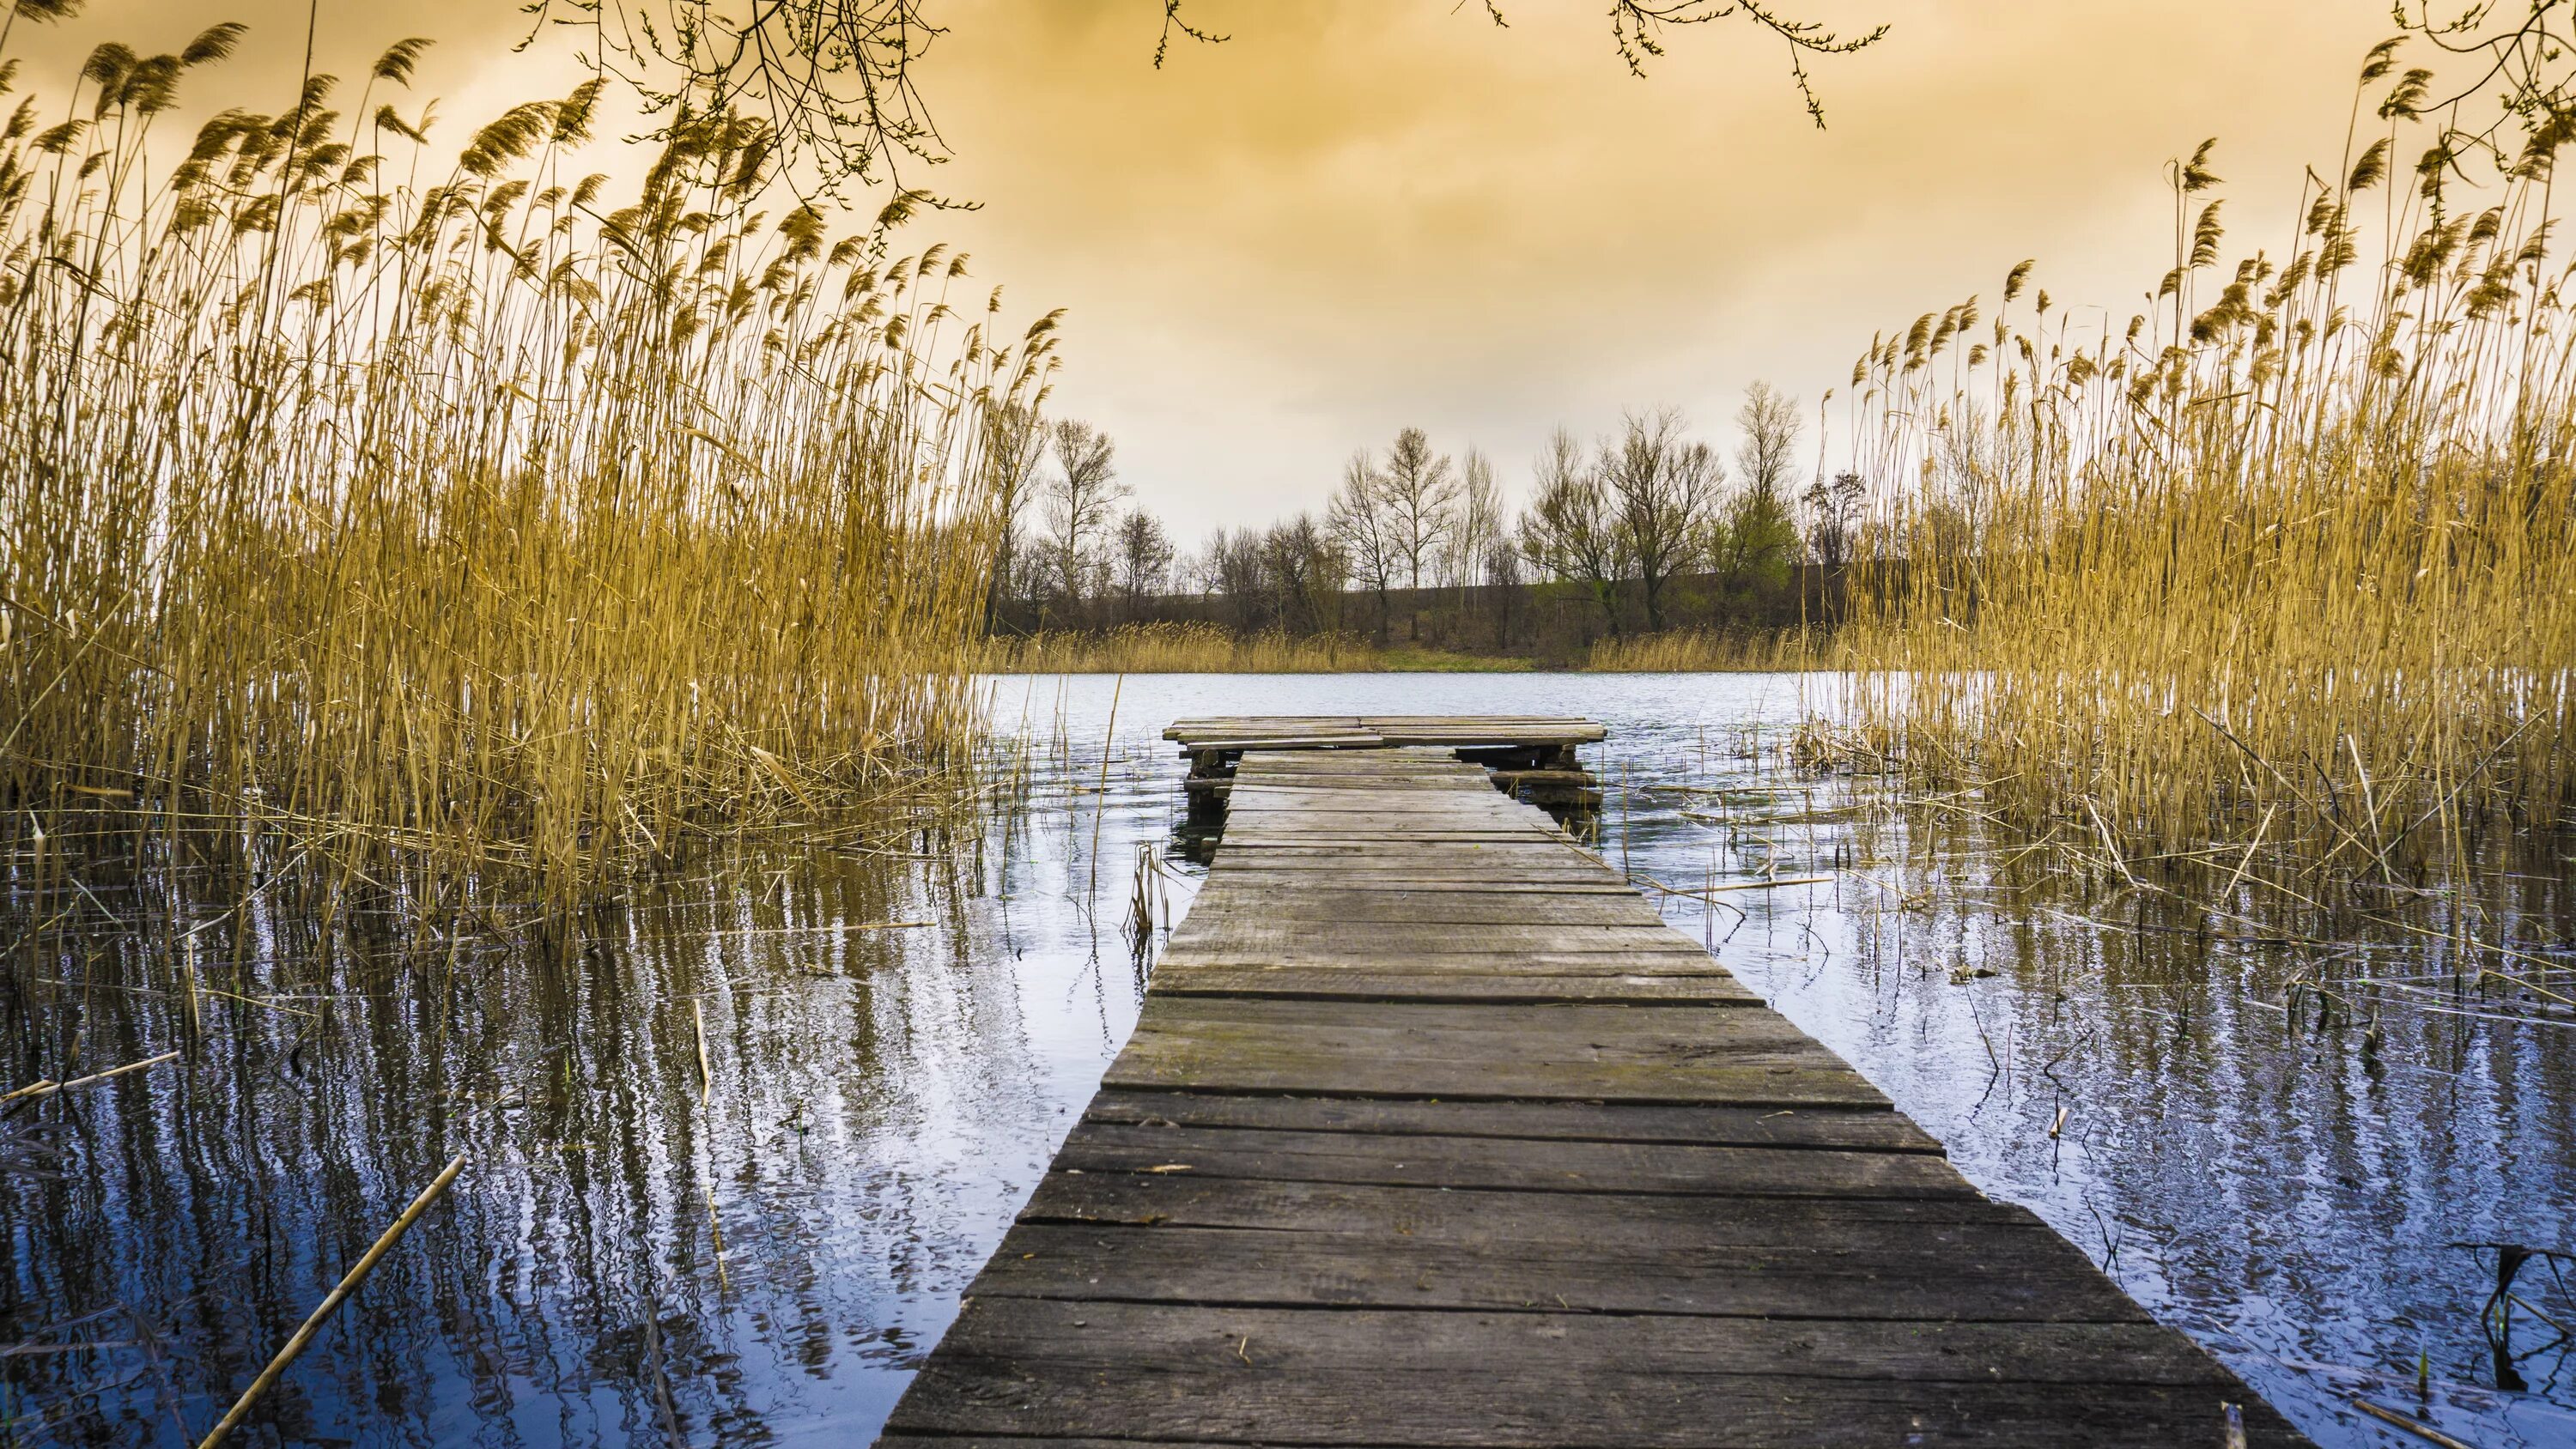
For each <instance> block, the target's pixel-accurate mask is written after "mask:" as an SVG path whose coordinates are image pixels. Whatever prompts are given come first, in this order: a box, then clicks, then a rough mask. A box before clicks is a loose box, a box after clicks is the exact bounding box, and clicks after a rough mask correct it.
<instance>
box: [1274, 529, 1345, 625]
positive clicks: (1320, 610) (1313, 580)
mask: <svg viewBox="0 0 2576 1449" xmlns="http://www.w3.org/2000/svg"><path fill="white" fill-rule="evenodd" d="M1261 559H1262V565H1263V571H1264V572H1265V574H1266V575H1267V576H1268V585H1269V588H1270V589H1271V591H1272V593H1273V595H1274V596H1275V598H1276V610H1277V614H1278V618H1279V627H1280V628H1282V629H1287V630H1292V631H1295V632H1297V633H1303V634H1319V633H1329V632H1331V631H1333V630H1335V629H1338V628H1339V627H1340V626H1341V596H1342V585H1343V584H1344V583H1345V582H1346V579H1345V576H1344V573H1343V564H1344V559H1345V555H1344V554H1343V552H1342V551H1341V549H1340V548H1338V547H1337V546H1335V544H1334V541H1333V537H1332V533H1331V530H1330V529H1328V528H1325V527H1321V526H1318V525H1317V524H1316V522H1315V515H1313V514H1311V513H1300V514H1298V515H1297V516H1296V517H1294V518H1291V519H1289V520H1288V521H1287V522H1285V523H1280V524H1275V525H1273V526H1272V527H1271V529H1270V531H1269V532H1268V533H1266V534H1264V535H1263V536H1262V540H1261Z"/></svg>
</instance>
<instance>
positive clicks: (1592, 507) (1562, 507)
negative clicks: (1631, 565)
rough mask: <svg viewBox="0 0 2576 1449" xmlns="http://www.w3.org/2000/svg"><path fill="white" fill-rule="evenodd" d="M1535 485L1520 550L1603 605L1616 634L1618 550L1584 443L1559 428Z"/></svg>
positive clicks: (1615, 529)
mask: <svg viewBox="0 0 2576 1449" xmlns="http://www.w3.org/2000/svg"><path fill="white" fill-rule="evenodd" d="M1536 471H1537V479H1536V486H1535V487H1534V488H1533V489H1532V490H1531V494H1530V504H1529V508H1528V510H1527V511H1525V512H1523V513H1522V514H1521V552H1522V554H1524V555H1525V556H1527V557H1528V559H1529V561H1530V562H1531V563H1532V564H1534V565H1536V566H1537V567H1538V568H1540V569H1541V570H1543V571H1545V572H1546V573H1548V574H1549V575H1551V576H1553V577H1555V578H1560V579H1566V580H1570V581H1572V582H1575V583H1579V584H1581V585H1583V587H1584V588H1585V589H1586V590H1587V591H1589V592H1590V593H1591V595H1592V601H1593V602H1594V603H1596V604H1598V605H1600V606H1601V617H1602V619H1603V621H1604V622H1605V623H1606V624H1607V625H1608V626H1609V629H1610V637H1612V638H1614V639H1615V638H1617V637H1619V579H1620V577H1621V575H1622V573H1623V572H1624V571H1625V569H1626V565H1627V561H1626V559H1625V558H1624V557H1623V555H1622V551H1621V541H1620V530H1619V520H1618V515H1617V512H1616V510H1615V509H1614V508H1613V507H1612V504H1611V498H1610V490H1609V489H1607V488H1605V487H1603V486H1602V484H1601V479H1600V477H1599V475H1597V474H1595V473H1594V472H1593V471H1592V470H1591V469H1589V468H1586V467H1585V466H1584V464H1583V445H1582V444H1580V443H1578V442H1576V441H1575V440H1574V435H1573V434H1572V433H1569V432H1567V431H1566V430H1565V429H1563V428H1559V429H1557V430H1556V432H1555V433H1554V434H1552V435H1551V436H1550V437H1549V438H1548V440H1547V448H1546V450H1545V451H1544V452H1541V453H1540V454H1539V457H1538V465H1537V470H1536Z"/></svg>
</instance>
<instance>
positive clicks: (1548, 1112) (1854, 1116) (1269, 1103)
mask: <svg viewBox="0 0 2576 1449" xmlns="http://www.w3.org/2000/svg"><path fill="white" fill-rule="evenodd" d="M1083 1115H1084V1117H1085V1118H1086V1119H1088V1120H1091V1121H1095V1122H1125V1123H1131V1124H1135V1125H1139V1126H1152V1127H1260V1128H1271V1129H1290V1130H1296V1131H1305V1132H1327V1131H1341V1132H1370V1133H1377V1134H1382V1135H1390V1136H1431V1137H1512V1138H1558V1137H1563V1138H1575V1139H1579V1140H1584V1141H1592V1142H1641V1143H1642V1142H1675V1143H1696V1144H1699V1145H1701V1146H1708V1147H1839V1148H1847V1149H1850V1150H1854V1151H1865V1152H1869V1151H1875V1152H1928V1153H1935V1154H1937V1153H1939V1152H1940V1151H1941V1144H1940V1143H1938V1142H1936V1141H1934V1140H1933V1138H1932V1136H1931V1134H1930V1133H1927V1132H1925V1131H1924V1130H1923V1129H1922V1128H1920V1127H1917V1126H1915V1125H1914V1123H1913V1122H1912V1121H1910V1120H1909V1119H1907V1118H1906V1117H1904V1116H1902V1115H1900V1114H1899V1113H1896V1112H1893V1111H1889V1110H1886V1109H1884V1108H1876V1109H1867V1108H1857V1109H1815V1110H1808V1111H1781V1110H1778V1109H1772V1110H1766V1111H1752V1110H1747V1109H1741V1108H1731V1107H1633V1106H1631V1107H1612V1106H1605V1105H1603V1104H1601V1103H1598V1102H1434V1101H1394V1102H1386V1101H1371V1100H1364V1099H1355V1098H1347V1097H1271V1096H1263V1097H1231V1096H1223V1095H1218V1094H1213V1093H1206V1092H1123V1091H1104V1092H1102V1093H1100V1094H1099V1095H1098V1096H1096V1097H1094V1098H1092V1100H1091V1104H1090V1106H1089V1107H1087V1108H1085V1109H1084V1112H1083ZM2013 1211H2015V1212H2018V1211H2020V1210H2019V1209H2013ZM2028 1221H2029V1222H2031V1223H2033V1224H2036V1223H2037V1221H2038V1220H2037V1219H2036V1218H2031V1219H2028Z"/></svg>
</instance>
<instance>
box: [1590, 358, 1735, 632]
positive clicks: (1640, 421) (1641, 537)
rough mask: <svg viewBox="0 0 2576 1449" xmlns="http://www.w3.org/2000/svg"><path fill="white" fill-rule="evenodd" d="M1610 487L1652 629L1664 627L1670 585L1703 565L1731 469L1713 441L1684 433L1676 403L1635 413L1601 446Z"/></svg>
mask: <svg viewBox="0 0 2576 1449" xmlns="http://www.w3.org/2000/svg"><path fill="white" fill-rule="evenodd" d="M1599 470H1600V475H1601V483H1602V486H1603V487H1605V488H1606V489H1608V490H1609V494H1610V505H1611V508H1612V509H1613V511H1614V512H1615V514H1616V516H1617V521H1618V522H1617V526H1618V530H1619V545H1620V551H1621V553H1622V554H1623V555H1624V556H1625V558H1626V560H1627V564H1628V567H1629V568H1630V569H1632V570H1633V571H1634V572H1635V574H1636V576H1637V580H1638V582H1639V584H1640V586H1641V591H1642V592H1643V593H1644V595H1645V601H1646V628H1647V629H1648V630H1649V631H1651V632H1661V631H1662V629H1663V627H1664V586H1665V585H1666V584H1668V583H1670V582H1671V581H1672V577H1673V575H1675V574H1677V573H1681V572H1683V571H1684V570H1686V569H1688V568H1690V567H1691V565H1693V564H1695V563H1697V562H1698V561H1699V558H1700V550H1701V545H1702V543H1703V542H1704V539H1703V535H1704V533H1705V531H1706V529H1707V526H1708V519H1709V512H1710V509H1711V508H1712V507H1713V506H1714V505H1715V504H1716V502H1717V490H1718V488H1719V486H1720V485H1721V484H1723V483H1724V482H1725V481H1726V466H1725V465H1724V464H1722V463H1720V462H1719V461H1718V459H1717V454H1716V453H1714V452H1712V451H1710V449H1709V446H1708V444H1706V443H1700V442H1694V441H1692V440H1690V439H1689V438H1686V437H1684V436H1683V435H1682V417H1681V414H1680V413H1678V412H1675V411H1673V410H1672V409H1670V408H1665V409H1662V410H1660V411H1658V412H1655V413H1653V414H1651V415H1642V416H1641V415H1639V414H1637V413H1630V414H1628V416H1627V418H1626V419H1625V420H1624V424H1623V426H1622V427H1621V430H1620V434H1619V438H1618V440H1617V441H1616V442H1604V443H1603V444H1602V445H1601V461H1600V464H1599Z"/></svg>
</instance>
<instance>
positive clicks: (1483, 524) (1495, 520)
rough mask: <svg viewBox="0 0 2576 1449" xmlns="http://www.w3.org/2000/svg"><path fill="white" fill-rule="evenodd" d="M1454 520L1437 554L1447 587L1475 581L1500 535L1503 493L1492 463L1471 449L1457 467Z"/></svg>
mask: <svg viewBox="0 0 2576 1449" xmlns="http://www.w3.org/2000/svg"><path fill="white" fill-rule="evenodd" d="M1456 517H1457V526H1456V527H1454V528H1452V529H1450V530H1449V538H1448V544H1447V546H1446V547H1445V548H1443V549H1441V551H1440V582H1441V584H1442V585H1443V586H1445V587H1449V588H1463V587H1465V586H1467V585H1469V584H1473V583H1476V582H1478V580H1479V578H1480V576H1481V573H1482V570H1483V568H1484V564H1485V554H1486V552H1487V551H1488V550H1489V549H1490V548H1491V547H1492V546H1493V544H1494V542H1495V541H1496V540H1498V539H1500V538H1501V537H1502V536H1503V525H1504V522H1505V517H1504V508H1503V490H1502V489H1501V488H1499V487H1497V486H1496V485H1495V483H1494V464H1493V460H1492V459H1489V458H1487V457H1486V456H1485V455H1484V454H1483V453H1480V452H1478V451H1477V450H1476V449H1474V448H1469V449H1468V450H1467V455H1466V457H1464V458H1463V459H1461V460H1460V461H1459V464H1458V504H1457V511H1456Z"/></svg>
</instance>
